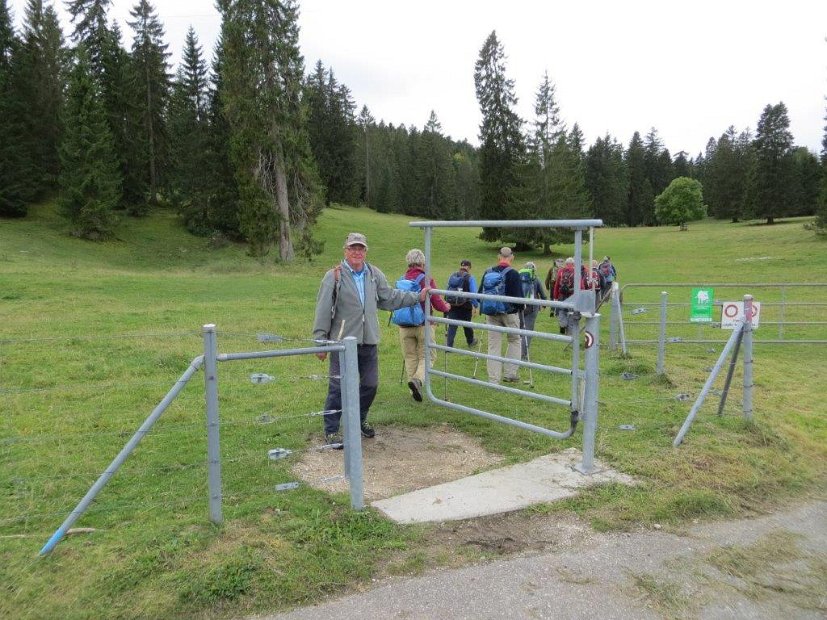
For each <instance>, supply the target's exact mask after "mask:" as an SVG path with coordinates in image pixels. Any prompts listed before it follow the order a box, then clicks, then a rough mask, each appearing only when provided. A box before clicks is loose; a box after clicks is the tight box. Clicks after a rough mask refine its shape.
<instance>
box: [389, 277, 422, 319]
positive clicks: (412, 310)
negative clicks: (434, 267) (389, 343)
mask: <svg viewBox="0 0 827 620" xmlns="http://www.w3.org/2000/svg"><path fill="white" fill-rule="evenodd" d="M424 278H425V274H424V273H420V274H419V276H417V278H416V280H408V279H407V278H406V277H405V276H402V277H401V278H399V279H398V280H397V281H396V288H398V289H399V290H400V291H407V292H409V293H419V291H421V290H422V280H423V279H424ZM391 322H392V323H393V324H394V325H399V327H417V326H419V325H424V324H425V311H424V310H423V309H422V304H421V303H419V302H416V303H415V304H414V305H413V306H408V307H407V308H397V309H396V310H394V311H393V314H391Z"/></svg>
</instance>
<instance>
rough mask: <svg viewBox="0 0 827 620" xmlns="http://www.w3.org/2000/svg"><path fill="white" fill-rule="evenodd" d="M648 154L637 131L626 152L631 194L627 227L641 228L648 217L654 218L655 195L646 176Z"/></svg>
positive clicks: (629, 196)
mask: <svg viewBox="0 0 827 620" xmlns="http://www.w3.org/2000/svg"><path fill="white" fill-rule="evenodd" d="M645 158H646V152H645V150H644V147H643V141H642V140H641V139H640V133H638V132H637V131H636V132H635V133H634V135H633V136H632V140H631V142H629V148H628V149H627V150H626V169H627V170H628V172H629V193H628V200H627V203H626V214H625V220H626V225H627V226H630V227H633V226H640V225H641V224H644V223H645V221H646V218H647V217H648V216H651V217H652V218H653V217H654V205H655V195H654V193H653V192H652V184H651V183H650V181H649V179H648V178H647V176H646V162H645Z"/></svg>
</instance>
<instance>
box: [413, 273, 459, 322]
mask: <svg viewBox="0 0 827 620" xmlns="http://www.w3.org/2000/svg"><path fill="white" fill-rule="evenodd" d="M421 273H425V270H424V269H422V267H411V268H410V269H408V271H406V272H405V279H407V280H416V279H417V278H418V277H419V274H421ZM423 281H424V280H423ZM428 286H430V287H431V288H436V287H437V286H436V282H434V279H433V278H431V283H430V284H429V285H428ZM419 304H420V305H421V306H422V311H423V312H424V311H425V302H424V301H421V302H419ZM431 307H432V308H433V309H434V310H437V311H439V312H448V310H450V309H451V306H449V305H448V304H447V303H446V302H445V300H444V299H442V297H440V296H439V295H431Z"/></svg>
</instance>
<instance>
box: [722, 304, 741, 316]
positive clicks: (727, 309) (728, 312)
mask: <svg viewBox="0 0 827 620" xmlns="http://www.w3.org/2000/svg"><path fill="white" fill-rule="evenodd" d="M739 310H740V308H738V306H737V305H736V304H726V305H724V316H725V317H726V318H728V319H734V318H735V317H736V316H738V311H739Z"/></svg>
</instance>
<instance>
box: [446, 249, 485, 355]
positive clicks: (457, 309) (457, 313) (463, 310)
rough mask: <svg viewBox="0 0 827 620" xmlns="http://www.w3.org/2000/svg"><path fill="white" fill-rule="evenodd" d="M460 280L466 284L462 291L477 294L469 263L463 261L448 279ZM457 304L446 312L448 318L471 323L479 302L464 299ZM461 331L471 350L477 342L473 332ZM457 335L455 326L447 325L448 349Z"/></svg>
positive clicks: (458, 300)
mask: <svg viewBox="0 0 827 620" xmlns="http://www.w3.org/2000/svg"><path fill="white" fill-rule="evenodd" d="M458 278H459V279H462V280H463V281H466V282H467V287H466V286H465V285H463V290H464V291H466V292H471V293H476V292H477V281H476V280H475V279H474V276H473V275H472V274H471V261H470V260H468V259H467V258H466V259H463V260H462V261H460V263H459V271H457V272H455V273H453V274H452V275H451V277H450V278H449V279H448V281H449V282H450V281H451V280H452V279H458ZM456 302H457V303H452V304H451V309H450V310H449V311H448V318H449V319H455V320H457V321H471V320H472V319H473V318H474V315H475V314H476V313H477V309H478V308H479V305H480V302H479V301H477V300H476V299H465V300H464V303H462V302H463V300H462V299H460V298H457V299H456ZM462 329H463V331H464V332H465V341H466V342H467V343H468V348H469V349H470V348H473V347H475V346H477V344H478V343H479V340H477V339H476V338H475V337H474V330H473V329H472V328H470V327H463V328H462ZM456 335H457V326H456V325H449V326H448V338H447V341H446V344H447V345H448V346H449V347H453V346H454V338H455V337H456Z"/></svg>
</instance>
